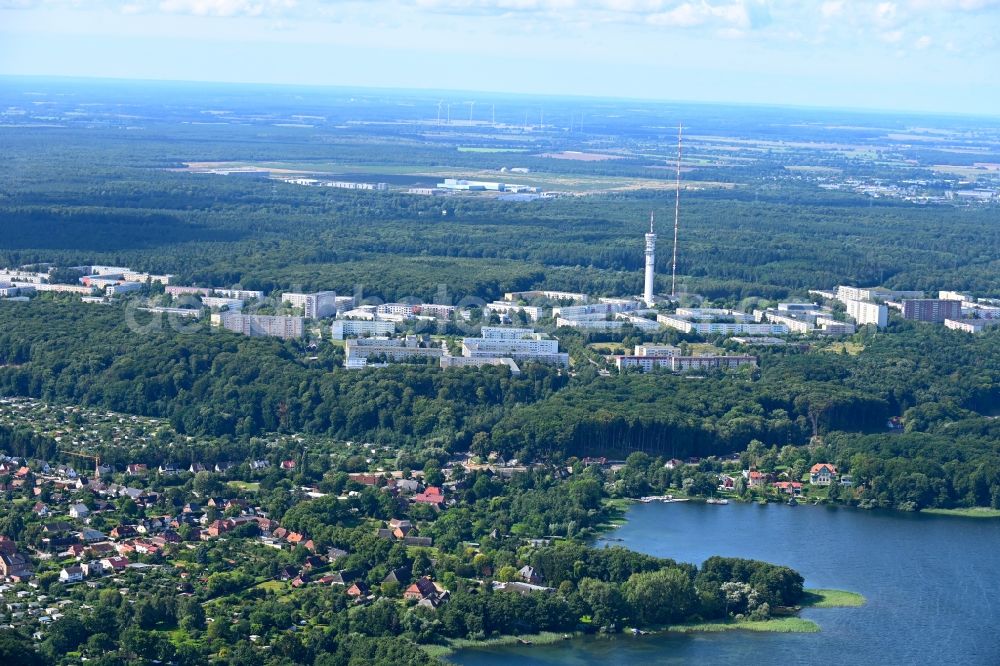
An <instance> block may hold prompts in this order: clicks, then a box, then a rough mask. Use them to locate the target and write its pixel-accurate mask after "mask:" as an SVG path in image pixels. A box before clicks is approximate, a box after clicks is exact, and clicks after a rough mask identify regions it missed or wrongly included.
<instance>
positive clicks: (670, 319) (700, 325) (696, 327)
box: [656, 314, 796, 335]
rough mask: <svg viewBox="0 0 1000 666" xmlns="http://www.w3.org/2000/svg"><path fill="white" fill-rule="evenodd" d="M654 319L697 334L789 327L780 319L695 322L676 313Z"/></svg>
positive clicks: (759, 331)
mask: <svg viewBox="0 0 1000 666" xmlns="http://www.w3.org/2000/svg"><path fill="white" fill-rule="evenodd" d="M656 321H658V322H659V323H661V324H663V325H664V326H667V327H669V328H674V329H677V330H678V331H683V332H684V333H697V334H699V335H785V334H787V333H788V332H789V327H788V326H786V325H785V324H784V323H783V322H781V321H779V322H774V321H772V322H771V323H751V322H746V323H744V322H721V321H708V322H695V321H691V320H689V319H685V318H683V317H678V316H677V315H667V314H661V315H657V316H656ZM793 321H796V320H793Z"/></svg>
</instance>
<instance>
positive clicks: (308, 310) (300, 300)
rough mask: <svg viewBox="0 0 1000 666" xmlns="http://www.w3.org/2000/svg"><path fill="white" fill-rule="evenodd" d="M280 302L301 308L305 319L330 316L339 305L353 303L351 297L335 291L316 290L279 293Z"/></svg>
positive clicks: (335, 311) (350, 304)
mask: <svg viewBox="0 0 1000 666" xmlns="http://www.w3.org/2000/svg"><path fill="white" fill-rule="evenodd" d="M281 302H282V303H288V304H289V305H291V306H292V307H293V308H302V312H303V313H304V316H305V318H306V319H324V318H326V317H332V316H333V315H335V314H337V310H339V309H340V308H341V307H343V306H345V305H346V306H348V307H350V306H352V305H354V299H353V298H352V297H350V296H342V297H338V296H337V292H335V291H317V292H313V293H311V294H301V293H296V292H285V293H283V294H282V295H281Z"/></svg>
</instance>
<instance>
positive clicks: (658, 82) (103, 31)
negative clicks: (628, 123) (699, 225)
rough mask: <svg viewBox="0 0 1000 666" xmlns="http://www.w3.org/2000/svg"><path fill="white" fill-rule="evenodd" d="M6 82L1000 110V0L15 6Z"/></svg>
mask: <svg viewBox="0 0 1000 666" xmlns="http://www.w3.org/2000/svg"><path fill="white" fill-rule="evenodd" d="M0 75H52V76H86V77H111V78H128V79H169V80H191V81H231V82H243V83H288V84H296V85H301V84H307V85H308V84H316V85H342V86H370V87H398V88H430V89H439V90H440V89H454V90H481V91H495V92H515V93H526V94H560V95H562V94H565V95H585V96H596V97H626V98H640V99H662V100H672V101H705V102H733V103H753V104H779V105H797V106H822V107H835V108H858V109H886V110H897V111H929V112H940V113H970V114H987V115H993V116H995V115H1000V0H894V1H878V0H875V1H868V0H816V1H813V0H364V1H357V0H0Z"/></svg>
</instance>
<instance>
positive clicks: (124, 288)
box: [104, 282, 143, 296]
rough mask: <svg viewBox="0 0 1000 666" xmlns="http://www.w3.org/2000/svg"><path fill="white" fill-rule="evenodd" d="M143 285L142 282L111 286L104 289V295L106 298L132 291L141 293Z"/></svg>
mask: <svg viewBox="0 0 1000 666" xmlns="http://www.w3.org/2000/svg"><path fill="white" fill-rule="evenodd" d="M142 287H143V284H142V283H141V282H122V283H121V284H109V285H106V286H105V287H104V294H105V295H106V296H120V295H121V294H127V293H129V292H132V291H139V290H140V289H142Z"/></svg>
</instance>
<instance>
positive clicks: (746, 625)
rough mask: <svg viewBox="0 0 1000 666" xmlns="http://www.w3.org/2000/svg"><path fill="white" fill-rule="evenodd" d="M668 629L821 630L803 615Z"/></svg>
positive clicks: (678, 630)
mask: <svg viewBox="0 0 1000 666" xmlns="http://www.w3.org/2000/svg"><path fill="white" fill-rule="evenodd" d="M667 631H673V632H677V633H682V634H690V633H695V632H702V631H705V632H719V631H771V632H775V633H781V634H791V633H796V634H811V633H816V632H817V631H819V625H818V624H816V623H815V622H812V621H810V620H804V619H802V618H801V617H776V618H771V619H770V620H763V621H761V622H750V621H744V622H734V621H732V620H719V621H717V622H701V623H695V624H675V625H672V626H669V627H667Z"/></svg>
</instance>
